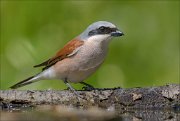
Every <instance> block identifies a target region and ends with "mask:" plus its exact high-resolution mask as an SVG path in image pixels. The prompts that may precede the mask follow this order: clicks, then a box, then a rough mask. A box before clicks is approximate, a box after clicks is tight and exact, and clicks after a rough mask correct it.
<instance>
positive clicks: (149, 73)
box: [0, 0, 180, 89]
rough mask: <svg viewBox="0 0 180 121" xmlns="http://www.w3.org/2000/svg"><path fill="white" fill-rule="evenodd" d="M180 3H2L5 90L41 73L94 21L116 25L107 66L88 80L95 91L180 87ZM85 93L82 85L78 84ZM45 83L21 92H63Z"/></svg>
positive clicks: (55, 84) (58, 83) (54, 83)
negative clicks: (119, 33) (116, 34)
mask: <svg viewBox="0 0 180 121" xmlns="http://www.w3.org/2000/svg"><path fill="white" fill-rule="evenodd" d="M179 8H180V2H179V1H171V0H169V1H111V2H110V1H109V2H108V1H50V0H49V1H33V0H32V1H24V2H23V1H1V18H0V20H1V27H0V28H1V31H0V33H1V51H0V54H1V71H0V73H1V75H0V76H1V78H0V81H1V86H0V88H1V89H8V87H10V86H12V85H13V84H15V83H17V82H18V81H20V80H23V79H25V78H27V77H29V76H32V75H34V74H36V73H37V72H39V71H41V68H36V69H35V68H33V67H32V66H33V65H35V64H39V63H41V62H42V61H44V60H47V59H48V58H49V57H51V56H53V55H54V54H55V53H56V51H57V50H58V49H59V48H62V47H63V45H64V44H65V43H67V42H68V41H69V40H71V39H72V38H74V37H75V36H77V35H78V34H80V33H81V32H82V31H84V29H85V28H86V27H87V26H88V25H89V24H91V23H93V22H95V21H99V20H106V21H110V22H112V23H114V24H115V25H116V26H118V28H120V30H121V31H123V32H124V33H125V36H123V37H121V38H115V39H114V40H113V41H112V42H111V44H110V48H109V53H108V56H107V58H106V60H105V63H104V64H103V65H102V66H101V68H99V69H98V71H97V72H96V73H95V74H93V75H92V76H91V77H90V78H88V79H87V80H86V82H87V83H89V84H92V85H94V86H95V87H99V88H103V87H118V86H120V87H126V88H130V87H146V86H156V85H164V84H167V83H179V39H180V38H179V33H180V31H179V27H180V25H179V21H180V20H179V18H180V12H179ZM73 86H74V87H75V88H76V89H80V88H81V85H80V84H73ZM64 88H66V86H65V84H63V82H62V81H58V80H53V81H50V80H44V81H39V82H36V83H34V84H31V85H28V86H25V87H22V88H21V89H64Z"/></svg>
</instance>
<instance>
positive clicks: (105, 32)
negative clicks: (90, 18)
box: [80, 21, 124, 40]
mask: <svg viewBox="0 0 180 121" xmlns="http://www.w3.org/2000/svg"><path fill="white" fill-rule="evenodd" d="M122 35H124V34H123V33H122V32H120V31H119V30H118V28H117V27H116V26H115V25H114V24H112V23H110V22H107V21H98V22H95V23H93V24H91V25H90V26H88V27H87V29H86V30H85V31H84V32H83V33H81V35H80V38H81V39H82V40H87V39H88V38H90V37H95V36H96V37H97V36H99V37H101V38H104V39H106V38H112V37H119V36H122Z"/></svg>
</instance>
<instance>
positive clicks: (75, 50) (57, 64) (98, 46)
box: [10, 21, 124, 91]
mask: <svg viewBox="0 0 180 121" xmlns="http://www.w3.org/2000/svg"><path fill="white" fill-rule="evenodd" d="M122 35H124V33H123V32H121V31H120V30H119V29H118V28H117V27H116V26H115V25H114V24H112V23H111V22H108V21H97V22H94V23H92V24H91V25H89V26H88V27H87V28H86V29H85V31H84V32H82V33H81V34H80V35H78V36H77V37H75V38H74V39H72V40H71V41H69V42H68V43H67V44H66V45H65V46H64V47H63V48H62V49H60V50H59V51H58V52H57V53H56V54H55V55H54V56H53V57H51V58H50V59H48V60H46V61H44V62H42V63H40V64H38V65H35V66H34V67H42V71H41V72H40V73H38V74H36V75H34V76H31V77H29V78H27V79H25V80H23V81H20V82H18V83H16V84H15V85H13V86H11V87H10V88H11V89H17V88H19V87H22V86H25V85H28V84H31V83H34V82H37V81H40V80H62V81H63V82H64V83H65V84H66V85H67V87H68V88H69V89H70V90H71V91H75V89H74V88H73V87H72V86H71V84H70V83H81V84H83V85H85V86H87V87H92V88H93V86H92V85H90V84H87V83H85V82H84V80H85V79H87V78H88V77H89V76H90V75H92V74H93V73H94V72H95V71H96V70H97V69H98V68H99V67H100V66H101V65H102V63H103V62H104V60H105V57H106V55H107V53H108V48H109V43H110V41H111V40H112V38H114V37H120V36H122Z"/></svg>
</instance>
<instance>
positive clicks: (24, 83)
mask: <svg viewBox="0 0 180 121" xmlns="http://www.w3.org/2000/svg"><path fill="white" fill-rule="evenodd" d="M34 77H35V76H31V77H29V78H27V79H25V80H23V81H20V82H18V83H17V84H15V85H13V86H11V87H10V88H11V89H16V88H19V87H22V86H25V85H27V84H31V83H33V82H34V81H33V80H32V81H31V79H32V78H34Z"/></svg>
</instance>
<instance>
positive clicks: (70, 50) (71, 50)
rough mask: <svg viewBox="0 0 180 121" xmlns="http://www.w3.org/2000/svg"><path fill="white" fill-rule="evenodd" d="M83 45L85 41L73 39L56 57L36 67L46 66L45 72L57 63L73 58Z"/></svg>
mask: <svg viewBox="0 0 180 121" xmlns="http://www.w3.org/2000/svg"><path fill="white" fill-rule="evenodd" d="M83 43H84V41H81V40H78V39H73V40H71V41H70V42H68V43H67V44H66V45H65V46H64V47H63V48H62V49H61V50H59V51H58V52H57V53H56V55H55V56H54V57H52V58H50V59H48V60H46V61H44V62H43V63H41V64H38V65H35V66H34V67H41V66H44V68H43V70H45V69H47V68H49V67H51V66H52V65H54V64H55V63H57V62H58V61H61V60H63V59H65V58H67V57H70V56H73V55H74V54H75V53H76V52H77V49H78V48H79V47H80V46H82V45H83Z"/></svg>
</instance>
